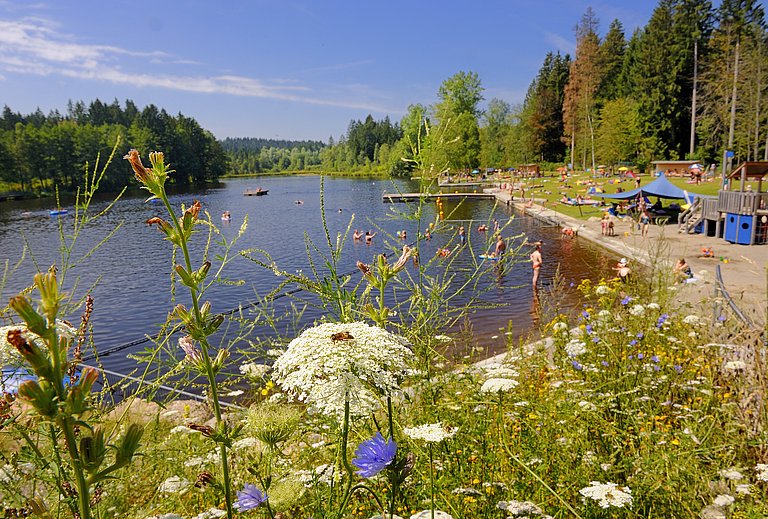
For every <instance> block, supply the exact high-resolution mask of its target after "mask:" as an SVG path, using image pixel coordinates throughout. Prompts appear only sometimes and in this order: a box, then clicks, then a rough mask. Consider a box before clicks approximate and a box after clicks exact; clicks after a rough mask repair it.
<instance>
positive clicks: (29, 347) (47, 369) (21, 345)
mask: <svg viewBox="0 0 768 519" xmlns="http://www.w3.org/2000/svg"><path fill="white" fill-rule="evenodd" d="M6 338H7V340H8V343H9V344H10V345H11V346H13V347H14V348H16V349H17V350H18V352H19V353H20V354H21V356H22V357H24V360H25V361H27V363H28V364H29V365H30V367H31V368H32V371H34V373H35V375H37V376H38V377H40V378H45V379H51V378H52V375H53V366H52V365H51V361H50V359H49V358H48V355H46V354H45V352H44V351H43V350H42V349H40V348H39V347H38V346H37V344H35V342H34V341H28V340H27V339H26V338H24V335H23V334H22V332H21V330H18V329H16V330H9V331H8V335H7V336H6Z"/></svg>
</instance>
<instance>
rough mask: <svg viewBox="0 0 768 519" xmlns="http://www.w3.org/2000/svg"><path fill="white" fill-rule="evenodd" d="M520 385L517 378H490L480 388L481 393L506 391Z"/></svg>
mask: <svg viewBox="0 0 768 519" xmlns="http://www.w3.org/2000/svg"><path fill="white" fill-rule="evenodd" d="M517 386H518V382H517V380H513V379H511V378H489V379H488V380H486V381H485V382H484V383H483V386H482V387H481V388H480V392H481V393H500V392H501V393H506V392H507V391H512V390H513V389H515V388H516V387H517Z"/></svg>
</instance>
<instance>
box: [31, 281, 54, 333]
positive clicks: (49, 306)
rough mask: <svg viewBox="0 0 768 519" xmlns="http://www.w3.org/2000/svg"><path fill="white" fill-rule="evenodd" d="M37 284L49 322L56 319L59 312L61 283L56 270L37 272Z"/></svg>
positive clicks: (41, 302)
mask: <svg viewBox="0 0 768 519" xmlns="http://www.w3.org/2000/svg"><path fill="white" fill-rule="evenodd" d="M35 285H37V290H38V291H39V292H40V304H41V305H42V307H43V313H44V314H45V316H46V317H47V318H48V322H51V323H52V322H54V321H55V320H56V314H58V312H59V299H60V297H59V283H58V281H56V272H55V270H53V271H51V272H45V273H43V272H39V273H37V274H35ZM39 335H41V334H39Z"/></svg>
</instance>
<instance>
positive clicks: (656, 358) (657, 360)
mask: <svg viewBox="0 0 768 519" xmlns="http://www.w3.org/2000/svg"><path fill="white" fill-rule="evenodd" d="M651 360H652V361H653V362H656V363H658V362H659V356H658V355H654V356H653V357H651Z"/></svg>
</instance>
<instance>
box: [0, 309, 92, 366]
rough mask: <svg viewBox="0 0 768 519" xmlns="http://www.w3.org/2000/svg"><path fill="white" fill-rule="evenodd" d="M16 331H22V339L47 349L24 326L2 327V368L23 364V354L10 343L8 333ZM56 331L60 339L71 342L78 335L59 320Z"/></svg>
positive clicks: (0, 338)
mask: <svg viewBox="0 0 768 519" xmlns="http://www.w3.org/2000/svg"><path fill="white" fill-rule="evenodd" d="M14 330H18V331H20V332H21V335H22V337H24V339H26V340H27V341H34V342H35V344H37V345H38V346H39V347H40V348H45V346H44V345H43V342H42V341H41V340H40V336H39V335H36V334H34V333H32V332H30V331H29V330H27V327H26V326H24V325H19V324H11V325H8V326H0V367H2V366H18V365H19V364H20V363H21V360H22V358H21V354H20V353H19V352H18V350H17V349H16V348H15V347H14V346H11V343H9V342H8V332H10V331H14ZM56 331H57V332H58V334H59V336H60V337H64V338H66V339H69V340H72V339H74V338H75V336H76V335H77V330H75V329H74V328H72V327H71V326H70V325H68V324H67V323H65V322H64V321H59V320H57V321H56Z"/></svg>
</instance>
